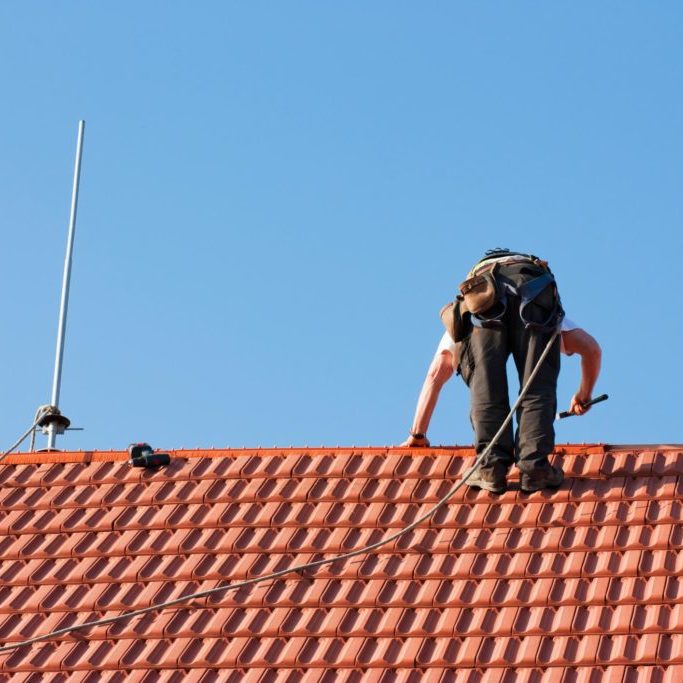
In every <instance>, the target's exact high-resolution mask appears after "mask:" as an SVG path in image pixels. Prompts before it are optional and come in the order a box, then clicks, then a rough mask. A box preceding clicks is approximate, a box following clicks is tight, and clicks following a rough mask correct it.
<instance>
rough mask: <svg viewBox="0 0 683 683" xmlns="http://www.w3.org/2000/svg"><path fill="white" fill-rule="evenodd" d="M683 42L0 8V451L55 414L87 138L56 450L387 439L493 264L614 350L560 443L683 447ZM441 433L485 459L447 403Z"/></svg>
mask: <svg viewBox="0 0 683 683" xmlns="http://www.w3.org/2000/svg"><path fill="white" fill-rule="evenodd" d="M682 35H683V6H682V5H681V3H679V2H657V3H646V2H623V1H619V2H616V1H612V2H601V3H594V2H579V3H567V2H564V3H559V2H554V3H538V2H515V3H508V2H487V3H472V2H431V3H409V2H374V3H366V2H344V3H320V2H277V3H276V2H270V3H265V2H242V3H236V2H202V3H194V4H188V3H180V2H145V3H138V2H119V3H114V4H111V3H109V4H106V3H92V2H61V3H49V2H22V3H18V2H14V3H3V4H2V5H0V56H1V59H0V74H1V80H0V82H1V83H2V107H0V123H1V131H2V153H1V154H0V211H1V212H2V234H3V247H4V250H3V251H4V258H3V271H4V272H3V282H4V291H5V296H4V310H3V322H4V333H3V334H2V337H1V338H2V346H1V349H2V355H1V358H2V363H1V364H0V378H1V382H2V386H3V391H2V395H1V396H0V409H1V414H2V419H1V420H0V441H1V442H2V444H1V445H0V447H2V448H4V447H7V446H8V445H9V444H10V443H11V442H12V441H13V440H14V439H15V438H16V437H17V436H18V435H19V434H21V432H23V431H24V429H26V427H27V426H28V425H29V424H30V423H31V420H32V417H33V413H34V411H35V409H36V407H37V406H38V405H39V404H42V403H47V402H48V400H49V397H50V389H51V383H52V369H53V362H54V346H55V335H56V327H57V313H58V305H59V288H60V282H61V272H62V265H63V259H64V248H65V239H66V226H67V220H68V207H69V199H70V191H71V176H72V169H73V158H74V149H75V139H76V126H77V121H78V119H79V118H83V119H85V120H86V121H87V129H86V140H85V151H84V156H83V174H82V185H81V201H80V210H79V217H78V227H77V234H76V244H75V253H74V267H73V276H72V283H73V290H72V296H71V305H70V309H69V320H68V336H67V346H66V354H65V365H64V380H63V385H62V396H61V407H62V410H63V412H64V413H65V414H66V415H68V416H69V417H70V418H71V419H72V421H73V423H74V424H75V425H78V426H82V427H85V428H86V431H84V432H80V433H78V432H73V433H71V434H70V435H69V436H68V437H66V438H60V439H58V446H60V447H62V448H67V447H71V448H88V449H105V448H123V447H125V446H126V445H127V444H128V443H129V442H131V441H139V440H147V441H149V442H150V443H152V445H153V446H156V447H159V448H162V447H163V448H174V447H181V446H187V447H193V446H202V447H208V446H212V445H213V446H227V445H230V446H242V445H246V446H257V445H263V446H272V445H279V446H288V445H290V444H294V445H304V444H309V445H320V444H325V445H336V444H342V445H346V444H349V445H351V444H356V445H367V444H373V445H384V444H389V443H397V442H399V441H400V440H402V439H403V438H404V437H405V434H406V432H407V429H408V427H409V425H410V422H411V419H412V414H413V410H414V406H415V400H416V398H417V394H418V391H419V388H420V385H421V383H422V379H423V377H424V373H425V370H426V368H427V365H428V363H429V360H430V358H431V356H432V354H433V352H434V349H435V347H436V344H437V342H438V340H439V337H440V335H441V333H442V328H441V324H440V321H439V319H438V310H439V308H440V307H441V305H442V304H444V303H445V302H446V301H448V300H449V298H451V297H452V295H453V294H454V292H455V290H456V287H457V284H458V283H459V282H460V281H461V280H462V278H463V275H464V274H465V272H466V271H467V270H468V268H469V266H470V265H471V264H472V262H473V261H475V260H476V259H477V258H478V257H479V256H480V254H481V253H482V252H483V251H484V250H485V249H488V248H490V247H495V246H507V247H511V248H516V249H519V250H530V251H533V252H534V253H538V254H540V255H542V256H544V257H546V258H547V259H548V260H549V261H550V262H551V266H552V267H553V270H554V271H555V273H556V275H557V277H558V280H559V283H560V288H561V293H562V296H563V302H564V304H565V308H566V309H567V311H568V313H569V315H570V317H572V318H573V319H575V320H576V321H577V322H579V323H580V324H581V325H582V326H583V327H585V328H586V329H587V330H589V331H590V332H591V333H592V334H593V335H594V336H595V337H596V338H597V339H598V340H599V341H600V343H601V345H602V346H603V350H604V371H603V374H602V377H601V379H600V382H599V385H598V390H599V391H601V392H602V391H606V392H609V394H610V395H611V399H610V401H608V402H607V403H605V404H603V405H601V406H599V407H597V408H596V409H594V410H593V411H592V412H591V413H590V414H589V415H588V416H586V417H584V418H574V419H572V420H566V421H564V422H562V423H560V424H559V425H558V428H557V440H558V442H567V441H568V442H584V441H586V442H594V441H605V442H612V443H615V442H616V443H625V442H651V443H665V442H673V441H676V442H681V441H683V435H682V434H681V429H680V407H681V400H680V392H681V382H682V373H681V368H682V365H683V361H682V360H681V352H680V346H681V339H682V336H683V335H682V331H683V328H682V323H681V318H682V317H683V313H682V312H681V300H682V298H683V297H682V293H681V292H682V289H681V279H680V275H679V273H680V271H681V268H680V262H681V258H682V257H683V239H682V238H681V222H682V219H683V215H682V211H681V207H682V203H683V198H682V195H681V188H682V187H683V132H682V131H683V127H682V126H681V121H683V88H682V86H683V82H682V81H683V76H682V74H683V40H681V36H682ZM577 383H578V362H577V360H576V359H573V358H572V359H568V360H565V362H564V363H563V370H562V377H561V381H560V385H559V389H558V396H559V400H560V404H561V405H566V404H568V402H569V399H570V397H571V394H572V393H573V391H574V390H575V387H576V385H577ZM430 437H431V438H432V441H433V442H434V443H446V444H453V443H460V444H469V443H471V441H472V435H471V429H470V425H469V420H468V396H467V392H466V390H465V388H464V386H463V385H462V383H461V382H460V380H459V379H456V380H454V381H452V382H451V383H450V384H449V385H448V386H447V387H446V388H445V390H444V396H443V400H442V402H441V404H440V405H439V407H438V408H437V413H436V415H435V418H434V421H433V424H432V428H431V430H430ZM39 445H41V446H42V445H44V438H41V439H40V441H39Z"/></svg>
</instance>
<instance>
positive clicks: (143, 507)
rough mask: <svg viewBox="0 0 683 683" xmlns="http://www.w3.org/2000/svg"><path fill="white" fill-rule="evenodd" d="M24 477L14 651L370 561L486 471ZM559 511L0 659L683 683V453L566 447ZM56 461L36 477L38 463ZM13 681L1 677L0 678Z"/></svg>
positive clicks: (45, 458) (188, 459)
mask: <svg viewBox="0 0 683 683" xmlns="http://www.w3.org/2000/svg"><path fill="white" fill-rule="evenodd" d="M172 456H173V461H172V464H171V465H170V466H169V467H166V468H163V469H160V470H158V471H154V472H153V471H146V470H141V469H137V468H131V467H129V466H128V465H127V464H126V463H125V462H122V461H123V460H125V459H126V455H125V454H124V453H101V452H88V453H52V454H49V455H39V454H28V455H14V456H11V457H10V458H8V459H7V460H6V461H5V462H4V463H3V464H2V465H0V553H1V555H0V556H1V557H2V562H1V563H0V641H2V643H3V644H9V643H12V642H17V641H20V640H23V639H27V638H30V637H33V636H36V635H39V634H42V633H46V632H48V631H52V630H55V629H58V628H61V627H64V626H67V625H71V624H74V623H80V622H84V621H88V620H92V619H94V618H98V617H100V616H112V615H115V614H118V613H120V612H122V611H125V610H131V609H135V608H138V607H143V606H148V605H151V604H154V603H158V602H162V601H166V600H169V599H173V598H175V597H178V596H181V595H184V594H189V593H193V592H196V591H198V590H203V589H206V588H212V587H214V586H217V585H225V583H226V580H231V581H237V580H240V579H244V578H247V577H253V576H259V575H263V574H266V573H269V572H271V571H274V570H276V569H281V568H284V567H288V566H292V565H295V564H300V563H302V562H306V561H309V560H312V559H317V558H320V557H330V556H333V555H336V554H339V553H342V552H346V551H349V550H351V549H353V548H358V547H362V546H365V545H367V544H369V543H372V542H375V541H377V540H379V539H380V538H381V537H382V536H384V535H386V534H389V533H391V532H392V531H396V530H398V529H399V528H401V527H403V526H405V525H407V524H408V523H410V522H411V521H412V520H414V519H416V518H417V516H419V515H420V514H422V513H423V512H425V511H426V510H427V509H428V508H429V507H431V506H432V505H434V503H436V501H437V500H438V499H439V497H441V496H442V495H443V494H444V493H445V492H446V491H447V490H448V489H449V488H450V487H451V486H452V484H453V481H454V480H457V479H458V478H459V477H460V476H461V474H462V473H463V472H464V471H465V470H466V468H467V467H468V466H469V464H471V463H472V462H473V454H472V451H471V450H468V449H428V450H413V451H409V450H407V449H373V448H365V449H353V450H350V449H316V450H310V449H287V450H280V449H274V450H259V451H245V450H237V451H234V450H230V451H176V452H175V453H172ZM556 457H558V458H560V457H561V458H562V462H563V464H564V468H565V471H566V473H567V475H568V478H567V481H565V483H564V485H563V486H562V488H561V489H560V490H559V491H557V492H555V493H550V492H539V493H535V494H530V495H527V494H522V493H520V492H519V490H518V488H517V487H516V482H515V480H514V473H513V487H512V488H513V490H510V491H508V492H507V493H506V494H504V495H502V496H494V495H492V494H489V493H486V492H477V491H474V490H472V489H468V488H466V487H465V488H463V489H461V490H460V491H459V492H458V493H457V494H456V495H455V497H454V498H453V499H452V500H451V502H450V503H449V504H448V506H447V507H446V508H445V509H443V510H441V511H439V512H438V513H437V514H436V515H435V517H434V518H433V519H432V520H431V522H430V523H428V524H427V523H425V525H424V526H423V527H422V528H419V529H416V530H415V531H413V532H411V533H409V534H408V535H406V536H405V537H402V538H400V539H398V540H397V541H395V542H393V543H391V544H390V545H389V546H386V547H383V548H382V549H381V550H380V551H379V552H377V553H375V554H371V555H367V556H363V557H359V558H354V559H352V560H347V561H338V562H335V563H333V564H329V565H326V566H324V567H321V568H319V569H317V570H315V571H314V572H311V573H310V574H306V575H304V576H301V575H296V574H295V575H292V576H288V577H286V578H282V579H278V580H275V581H269V582H267V583H262V584H257V585H253V586H250V587H248V588H242V589H239V590H237V591H234V590H233V591H227V592H225V593H222V594H220V595H214V596H212V597H211V598H208V599H205V600H203V601H196V602H195V603H193V604H188V605H182V606H175V607H173V608H170V609H167V610H163V611H161V612H158V613H156V614H152V615H146V616H144V617H138V618H134V619H130V620H128V621H124V622H119V623H114V624H109V625H107V626H102V627H99V628H92V629H90V630H88V631H84V632H74V633H72V634H70V635H65V636H61V637H60V638H57V639H56V640H54V641H51V642H47V643H38V644H34V645H32V646H24V647H22V648H19V649H15V650H13V651H11V652H9V653H3V654H1V655H0V680H10V679H11V680H12V681H38V680H40V681H65V680H67V679H68V680H69V681H124V680H125V681H145V683H149V682H151V681H202V682H204V683H206V682H208V681H219V680H220V681H238V680H240V681H254V682H256V681H258V682H259V683H271V682H272V683H276V682H285V681H286V682H294V681H297V682H305V683H314V682H317V681H325V682H327V681H333V680H337V681H382V682H384V683H387V682H389V681H392V682H393V681H419V680H427V681H443V682H444V683H445V682H449V681H454V682H456V683H465V682H468V683H474V682H475V681H476V682H483V683H502V682H505V683H509V682H511V681H520V682H521V681H529V682H531V681H541V682H544V683H555V682H556V681H557V682H564V683H569V682H570V681H571V682H574V681H576V682H579V681H581V682H586V683H588V682H591V683H593V682H597V681H609V682H612V681H615V682H616V681H618V682H619V683H632V682H635V681H638V683H640V682H642V681H646V682H647V681H653V682H654V681H658V682H659V681H662V682H663V681H669V682H670V683H680V681H683V578H682V577H681V572H682V568H683V550H682V548H683V511H682V501H681V493H682V492H683V450H682V449H680V448H676V447H650V448H648V447H639V450H636V449H634V448H627V449H620V448H612V449H611V448H606V447H602V446H567V447H559V448H558V453H557V456H556ZM38 463H40V464H38ZM3 676H4V678H3Z"/></svg>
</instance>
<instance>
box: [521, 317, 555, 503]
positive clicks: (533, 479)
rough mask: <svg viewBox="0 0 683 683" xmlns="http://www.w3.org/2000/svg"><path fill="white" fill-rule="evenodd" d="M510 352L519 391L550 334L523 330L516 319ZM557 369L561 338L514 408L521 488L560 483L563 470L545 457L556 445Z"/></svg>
mask: <svg viewBox="0 0 683 683" xmlns="http://www.w3.org/2000/svg"><path fill="white" fill-rule="evenodd" d="M511 336H512V337H513V339H512V342H513V343H512V352H513V357H514V359H515V364H516V366H517V371H518V373H519V382H520V390H521V387H522V386H523V385H524V384H525V383H526V381H527V379H528V378H529V376H530V375H531V373H532V371H533V369H534V367H535V366H536V364H537V363H538V360H539V358H540V357H541V355H542V354H543V351H544V350H545V347H546V345H547V344H548V341H549V340H550V337H551V335H550V334H549V333H548V334H543V333H538V332H535V331H530V330H526V329H524V325H523V323H522V322H521V320H520V321H519V322H517V321H515V322H514V323H513V325H512V329H511ZM559 372H560V338H559V335H558V336H557V337H556V338H555V341H554V342H553V347H552V349H551V350H550V353H549V354H548V356H546V358H545V360H544V361H543V364H542V365H541V368H540V370H539V372H538V374H537V375H536V378H535V379H534V381H533V383H532V384H531V386H530V387H529V390H528V391H527V393H526V395H525V397H524V398H523V399H522V402H521V404H520V406H519V409H518V410H517V425H518V427H517V434H516V439H515V440H516V452H517V458H518V466H519V469H520V471H521V472H522V488H523V489H526V490H538V489H540V488H545V487H546V486H559V485H560V484H561V483H562V470H561V469H559V468H556V469H553V468H550V464H549V462H548V456H549V455H550V454H551V453H552V452H553V449H554V447H555V429H554V426H553V422H554V420H555V413H556V411H557V377H558V375H559Z"/></svg>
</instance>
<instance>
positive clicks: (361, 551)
mask: <svg viewBox="0 0 683 683" xmlns="http://www.w3.org/2000/svg"><path fill="white" fill-rule="evenodd" d="M558 334H559V330H556V331H555V332H554V333H553V334H552V335H551V337H550V340H549V341H548V343H547V345H546V347H545V349H544V350H543V353H542V354H541V357H540V358H539V359H538V362H537V363H536V365H535V367H534V369H533V370H532V372H531V374H530V375H529V379H528V380H527V381H526V383H525V385H524V386H523V387H522V390H521V391H520V392H519V396H518V397H517V400H516V401H515V402H514V404H513V406H512V408H510V412H509V413H508V415H507V417H506V418H505V420H504V421H503V424H502V425H501V426H500V429H499V430H498V431H497V432H496V434H495V436H494V437H493V439H491V441H490V443H489V445H488V446H487V447H486V449H484V451H482V453H481V454H480V455H478V456H477V458H476V460H475V461H474V464H473V465H472V467H470V469H469V470H468V471H467V472H465V474H464V475H463V477H462V479H460V480H459V481H458V482H456V484H455V485H454V486H452V487H451V488H450V490H449V491H448V492H447V493H446V494H445V495H444V496H443V497H442V498H441V499H440V500H439V501H438V502H437V503H436V504H435V505H434V507H432V508H431V509H430V510H428V511H427V512H425V513H424V514H423V515H422V516H421V517H419V518H418V519H416V520H415V521H413V522H411V523H410V524H409V525H408V526H406V527H404V528H403V529H399V530H398V531H397V532H395V533H393V534H391V535H389V536H387V537H386V538H383V539H381V540H379V541H377V542H376V543H372V544H371V545H369V546H365V547H364V548H358V549H357V550H352V551H350V552H348V553H343V554H342V555H335V556H334V557H328V558H322V559H320V560H315V561H313V562H307V563H306V564H301V565H298V566H294V567H287V568H286V569H281V570H279V571H276V572H272V573H270V574H265V575H263V576H256V577H253V578H251V579H245V580H244V581H239V582H237V583H230V584H227V585H225V586H216V587H215V588H209V589H207V590H204V591H198V592H196V593H190V594H188V595H183V596H181V597H179V598H175V599H173V600H168V601H166V602H161V603H159V604H157V605H150V606H149V607H143V608H141V609H137V610H131V611H130V612H124V613H123V614H118V615H116V616H113V617H105V618H103V619H96V620H94V621H87V622H84V623H82V624H74V625H73V626H66V627H65V628H61V629H56V630H54V631H50V632H49V633H44V634H43V635H40V636H34V637H33V638H27V639H26V640H22V641H19V642H17V643H12V644H11V645H4V646H3V647H0V653H2V652H9V651H11V650H16V649H17V648H20V647H25V646H27V645H33V644H34V643H39V642H43V641H46V640H51V639H52V638H56V637H58V636H62V635H66V634H67V633H73V632H74V631H80V630H83V629H87V628H94V627H97V626H105V625H107V624H113V623H116V622H119V621H125V620H127V619H132V618H133V617H139V616H142V615H143V614H150V613H151V612H158V611H159V610H162V609H166V608H168V607H174V606H176V605H181V604H183V603H187V602H190V601H192V600H198V599H200V598H208V597H210V596H212V595H216V594H218V593H223V592H225V591H228V590H236V589H238V588H244V587H245V586H251V585H254V584H257V583H262V582H264V581H271V580H273V579H279V578H280V577H281V576H285V575H287V574H291V573H295V572H296V573H299V574H301V573H303V572H306V571H309V570H311V569H317V568H318V567H322V566H323V565H326V564H332V563H334V562H339V561H340V560H348V559H351V558H352V557H358V556H359V555H365V554H367V553H370V552H372V551H374V550H377V549H378V548H381V547H382V546H384V545H386V544H387V543H391V542H392V541H395V540H396V539H398V538H400V537H401V536H404V535H405V534H407V533H409V532H411V531H412V530H413V529H415V528H416V527H418V526H419V525H420V524H422V523H423V522H425V521H426V520H428V519H429V518H430V517H432V516H433V515H434V514H435V513H436V512H438V511H439V510H440V509H441V508H442V507H443V506H444V505H445V504H446V503H447V502H448V501H449V500H450V498H452V497H453V495H455V493H456V492H457V491H458V490H459V489H460V488H461V487H462V486H463V485H464V484H465V482H466V481H467V480H468V479H469V477H471V476H472V474H473V473H474V472H475V471H476V470H477V468H478V467H479V465H480V464H481V462H482V461H483V460H484V458H485V457H486V456H487V455H488V454H489V452H490V451H491V449H492V448H493V447H494V446H495V445H496V443H497V442H498V439H500V437H501V435H502V434H503V432H504V431H505V429H506V428H507V426H508V425H509V424H510V421H511V420H512V416H513V415H514V414H515V411H516V410H517V408H518V406H519V404H520V403H521V402H522V399H523V398H524V396H525V395H526V393H527V391H528V390H529V387H530V386H531V383H532V382H533V381H534V379H535V378H536V375H537V374H538V371H539V370H540V368H541V365H542V364H543V361H544V360H545V359H546V357H547V355H548V353H549V352H550V349H551V347H552V345H553V342H554V341H555V338H556V337H557V335H558ZM36 424H37V422H36ZM33 427H35V425H32V427H31V429H33ZM29 433H30V429H29V430H28V431H27V432H26V434H25V436H24V437H23V438H26V436H28V434H29ZM23 438H22V440H23ZM18 443H21V441H19V442H18ZM7 454H8V453H6V454H4V455H3V456H2V457H5V455H7ZM2 457H0V460H1V459H2Z"/></svg>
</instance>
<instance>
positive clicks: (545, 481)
mask: <svg viewBox="0 0 683 683" xmlns="http://www.w3.org/2000/svg"><path fill="white" fill-rule="evenodd" d="M563 481H564V472H563V471H562V468H561V467H553V466H552V465H551V464H550V463H545V464H544V465H541V466H540V467H535V468H534V469H532V470H530V471H529V472H522V479H521V481H520V483H519V488H520V489H522V491H524V492H525V493H533V492H534V491H540V490H541V489H556V488H558V487H559V486H561V485H562V482H563Z"/></svg>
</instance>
